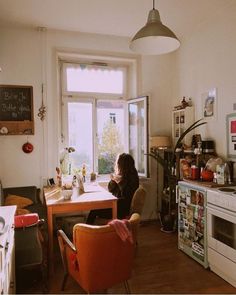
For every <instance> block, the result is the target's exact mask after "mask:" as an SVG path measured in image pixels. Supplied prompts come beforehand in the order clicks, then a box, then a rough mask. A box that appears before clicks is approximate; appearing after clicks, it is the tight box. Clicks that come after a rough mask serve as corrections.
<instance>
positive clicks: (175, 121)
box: [172, 106, 194, 146]
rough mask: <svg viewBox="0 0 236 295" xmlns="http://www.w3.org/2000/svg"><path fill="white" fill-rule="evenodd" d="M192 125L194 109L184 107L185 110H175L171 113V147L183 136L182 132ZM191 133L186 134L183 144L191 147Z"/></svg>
mask: <svg viewBox="0 0 236 295" xmlns="http://www.w3.org/2000/svg"><path fill="white" fill-rule="evenodd" d="M193 123H194V108H193V107H192V106H191V107H186V108H185V109H180V110H175V111H173V113H172V140H173V146H175V144H176V142H177V140H178V139H179V137H180V136H181V134H183V132H184V131H185V130H186V129H187V128H188V127H189V126H190V125H191V124H193ZM193 134H194V133H193V132H190V133H188V134H187V135H186V136H185V137H184V139H183V143H184V144H186V145H188V146H191V142H192V136H193Z"/></svg>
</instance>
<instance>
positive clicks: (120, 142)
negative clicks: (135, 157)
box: [97, 101, 125, 174]
mask: <svg viewBox="0 0 236 295" xmlns="http://www.w3.org/2000/svg"><path fill="white" fill-rule="evenodd" d="M124 130H125V126H124V104H123V102H119V101H98V102H97V136H98V173H99V174H108V173H111V172H113V167H114V163H115V160H116V156H117V155H118V154H119V153H123V152H124Z"/></svg>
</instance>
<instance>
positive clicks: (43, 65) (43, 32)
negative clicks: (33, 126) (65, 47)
mask: <svg viewBox="0 0 236 295" xmlns="http://www.w3.org/2000/svg"><path fill="white" fill-rule="evenodd" d="M38 31H39V33H40V45H41V76H42V88H41V89H42V90H41V96H42V101H41V106H40V108H39V110H38V117H39V118H40V120H41V121H43V120H44V119H45V116H46V106H45V104H44V98H45V94H46V93H45V83H46V81H47V79H46V48H47V41H46V40H47V39H46V31H47V29H46V28H44V27H39V28H38Z"/></svg>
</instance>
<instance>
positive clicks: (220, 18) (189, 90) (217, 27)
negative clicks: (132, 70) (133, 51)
mask: <svg viewBox="0 0 236 295" xmlns="http://www.w3.org/2000/svg"><path fill="white" fill-rule="evenodd" d="M235 19H236V1H234V2H232V4H231V5H229V6H227V7H225V8H224V9H222V10H221V11H218V13H217V15H209V19H208V20H207V21H206V22H204V23H202V24H201V25H200V26H199V27H198V28H196V31H195V32H194V33H193V34H192V35H191V36H189V38H188V39H187V40H185V41H184V42H183V43H182V44H181V49H180V50H179V51H178V53H177V60H176V76H175V81H174V94H175V96H173V102H172V105H173V106H174V105H176V104H179V103H180V98H181V97H183V96H186V97H192V98H193V102H194V104H195V113H196V114H195V115H196V119H199V118H201V117H202V103H201V94H202V93H204V92H206V91H209V90H210V89H211V88H213V87H216V88H217V92H218V97H217V100H218V101H217V110H218V111H217V118H216V119H210V118H208V119H207V120H206V121H207V122H208V123H207V125H206V127H201V128H199V130H198V131H199V132H200V133H201V134H202V137H203V138H212V139H214V140H215V143H216V151H217V153H218V154H219V155H221V156H223V157H226V153H227V150H226V115H227V114H229V113H233V112H235V111H233V103H235V102H236V34H235V31H236V22H235Z"/></svg>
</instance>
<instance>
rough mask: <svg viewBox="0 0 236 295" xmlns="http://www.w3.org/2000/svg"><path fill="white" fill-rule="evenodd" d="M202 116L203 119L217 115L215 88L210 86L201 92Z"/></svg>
mask: <svg viewBox="0 0 236 295" xmlns="http://www.w3.org/2000/svg"><path fill="white" fill-rule="evenodd" d="M201 96H202V116H203V118H204V119H208V118H209V119H213V118H214V119H215V118H216V117H217V89H216V88H212V89H210V90H209V91H207V92H204V93H202V95H201Z"/></svg>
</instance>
